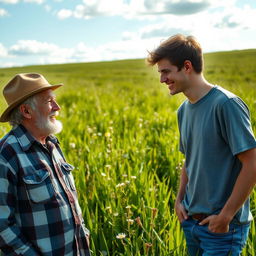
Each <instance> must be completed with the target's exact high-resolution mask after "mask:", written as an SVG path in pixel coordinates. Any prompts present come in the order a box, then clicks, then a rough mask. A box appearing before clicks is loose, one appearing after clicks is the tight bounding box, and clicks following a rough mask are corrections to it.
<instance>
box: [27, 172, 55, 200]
mask: <svg viewBox="0 0 256 256" xmlns="http://www.w3.org/2000/svg"><path fill="white" fill-rule="evenodd" d="M23 181H24V183H25V186H26V191H27V194H28V196H29V199H30V200H31V201H32V202H33V203H45V202H48V201H50V200H52V198H54V197H55V192H54V188H53V185H52V182H51V179H50V173H49V172H48V170H46V169H41V170H35V172H34V173H33V174H30V175H27V176H24V177H23Z"/></svg>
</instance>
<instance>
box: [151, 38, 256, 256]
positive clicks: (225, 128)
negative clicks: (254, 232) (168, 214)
mask: <svg viewBox="0 0 256 256" xmlns="http://www.w3.org/2000/svg"><path fill="white" fill-rule="evenodd" d="M148 62H149V64H151V65H155V64H157V66H158V71H159V73H160V81H161V83H165V84H166V85H167V86H168V88H169V90H170V94H171V95H175V94H177V93H180V92H181V93H183V94H184V95H185V96H186V97H187V100H186V101H185V102H184V103H183V104H182V105H181V106H180V108H179V109H178V124H179V131H180V151H181V152H182V153H183V154H184V155H185V164H184V166H183V168H182V171H181V177H180V187H179V191H178V195H177V199H176V202H175V211H176V214H177V216H178V219H179V221H180V223H181V225H182V228H183V230H184V234H185V237H186V242H187V247H188V252H189V255H193V256H196V255H205V256H206V255H215V256H224V255H232V256H234V255H235V256H237V255H239V254H240V253H241V250H242V248H243V246H244V245H245V243H246V239H247V236H248V232H249V223H250V221H251V220H252V215H251V213H250V205H249V199H248V198H249V195H250V193H251V191H252V189H253V187H254V185H255V183H256V141H255V138H254V135H253V131H252V127H251V123H250V116H249V110H248V108H247V106H246V105H245V103H244V102H243V101H242V100H241V99H240V98H238V97H237V96H236V95H234V94H232V93H231V92H229V91H227V90H225V89H223V88H222V87H220V86H215V85H212V84H210V83H209V82H208V81H206V80H205V78H204V76H203V74H202V69H203V57H202V49H201V47H200V44H199V43H198V42H197V40H196V39H195V38H194V37H192V36H188V37H186V36H184V35H180V34H178V35H174V36H172V37H170V38H169V39H167V40H166V41H164V42H162V43H161V44H160V46H159V47H158V48H157V49H155V50H154V51H152V52H150V54H149V56H148Z"/></svg>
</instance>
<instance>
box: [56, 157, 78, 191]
mask: <svg viewBox="0 0 256 256" xmlns="http://www.w3.org/2000/svg"><path fill="white" fill-rule="evenodd" d="M60 166H61V170H62V172H63V174H64V176H63V177H64V180H65V182H66V184H67V186H68V187H69V188H70V189H71V190H72V191H76V187H75V181H74V178H73V175H72V173H71V172H72V171H73V170H74V169H75V167H74V166H73V165H71V164H69V163H66V162H61V164H60Z"/></svg>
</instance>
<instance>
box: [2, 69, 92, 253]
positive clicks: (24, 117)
mask: <svg viewBox="0 0 256 256" xmlns="http://www.w3.org/2000/svg"><path fill="white" fill-rule="evenodd" d="M60 86H62V84H58V85H50V84H49V83H48V81H47V80H46V79H45V78H44V77H43V76H42V75H40V74H33V73H26V74H18V75H16V76H15V77H14V78H13V79H12V80H11V81H10V82H9V83H8V84H7V85H6V86H5V87H4V89H3V94H4V97H5V99H6V101H7V103H8V107H7V108H6V110H5V111H4V112H3V114H2V115H1V117H0V121H1V122H10V124H11V125H12V126H13V128H12V130H11V131H10V132H9V133H8V134H7V135H5V137H4V138H2V139H1V140H0V250H1V251H2V253H3V255H24V256H38V255H45V256H46V255H47V256H64V255H65V256H83V255H90V251H89V242H88V241H89V240H88V239H89V231H88V230H87V229H86V228H85V226H84V221H83V218H82V214H81V209H80V207H79V204H78V201H77V194H76V189H75V184H74V179H73V176H72V174H71V171H72V170H73V169H74V167H73V166H72V165H70V164H68V163H67V162H66V160H65V158H64V156H63V153H62V151H61V149H60V146H59V142H58V140H57V138H56V137H55V136H53V134H55V133H58V132H60V131H61V129H62V124H61V123H60V121H58V120H56V117H57V116H58V113H59V110H60V107H59V105H58V104H57V102H56V99H55V95H54V94H53V90H55V89H57V88H58V87H60Z"/></svg>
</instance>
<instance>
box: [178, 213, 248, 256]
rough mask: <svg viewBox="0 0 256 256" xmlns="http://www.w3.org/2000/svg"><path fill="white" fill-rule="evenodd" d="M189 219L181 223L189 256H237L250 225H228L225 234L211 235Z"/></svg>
mask: <svg viewBox="0 0 256 256" xmlns="http://www.w3.org/2000/svg"><path fill="white" fill-rule="evenodd" d="M198 223H199V222H198V221H197V220H193V219H192V218H189V219H188V220H185V221H183V222H182V223H181V226H182V228H183V231H184V234H185V238H186V242H187V248H188V253H189V255H190V256H210V255H211V256H229V255H232V256H238V255H240V253H241V252H242V249H243V247H244V246H245V244H246V240H247V237H248V233H249V229H250V223H248V224H243V225H240V224H233V223H231V224H230V225H229V232H227V233H213V232H211V231H209V230H208V225H204V226H200V225H199V224H198Z"/></svg>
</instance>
